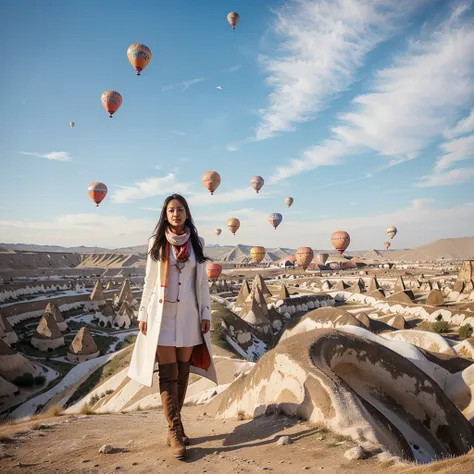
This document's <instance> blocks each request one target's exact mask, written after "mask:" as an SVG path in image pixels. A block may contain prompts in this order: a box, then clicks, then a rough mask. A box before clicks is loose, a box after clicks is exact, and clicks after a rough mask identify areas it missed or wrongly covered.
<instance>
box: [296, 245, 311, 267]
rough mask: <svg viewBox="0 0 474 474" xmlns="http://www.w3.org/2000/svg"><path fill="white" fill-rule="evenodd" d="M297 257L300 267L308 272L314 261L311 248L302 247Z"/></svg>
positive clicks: (297, 252)
mask: <svg viewBox="0 0 474 474" xmlns="http://www.w3.org/2000/svg"><path fill="white" fill-rule="evenodd" d="M295 257H296V260H295V262H296V263H297V264H298V266H299V267H301V268H302V269H303V270H306V269H307V268H308V266H309V264H310V263H311V262H312V260H313V257H314V252H313V250H312V249H311V248H310V247H301V248H299V249H298V250H297V251H296V253H295Z"/></svg>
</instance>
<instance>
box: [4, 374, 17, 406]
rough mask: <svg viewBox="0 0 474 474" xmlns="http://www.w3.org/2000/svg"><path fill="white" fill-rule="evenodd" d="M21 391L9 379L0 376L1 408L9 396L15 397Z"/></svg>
mask: <svg viewBox="0 0 474 474" xmlns="http://www.w3.org/2000/svg"><path fill="white" fill-rule="evenodd" d="M19 393H20V389H19V388H18V387H17V386H16V385H13V384H12V383H11V382H9V381H8V380H5V379H4V378H3V377H1V376H0V410H1V409H2V406H3V405H4V404H5V402H6V401H7V399H8V398H10V397H15V396H17V395H18V394H19Z"/></svg>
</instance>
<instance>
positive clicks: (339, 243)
mask: <svg viewBox="0 0 474 474" xmlns="http://www.w3.org/2000/svg"><path fill="white" fill-rule="evenodd" d="M331 243H332V245H333V247H334V248H335V249H336V250H337V251H338V252H339V253H340V254H341V255H342V254H343V253H344V250H346V249H347V247H349V244H350V243H351V237H350V235H349V234H348V233H347V232H346V231H344V230H338V231H337V232H334V233H333V234H332V236H331Z"/></svg>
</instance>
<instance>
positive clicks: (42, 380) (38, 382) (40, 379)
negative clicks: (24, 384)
mask: <svg viewBox="0 0 474 474" xmlns="http://www.w3.org/2000/svg"><path fill="white" fill-rule="evenodd" d="M45 382H46V377H45V376H44V375H37V376H36V377H35V385H43V384H44V383H45Z"/></svg>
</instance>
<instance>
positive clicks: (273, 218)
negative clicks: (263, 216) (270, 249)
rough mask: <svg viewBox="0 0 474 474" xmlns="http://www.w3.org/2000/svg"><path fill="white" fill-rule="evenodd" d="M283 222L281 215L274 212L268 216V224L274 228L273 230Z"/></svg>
mask: <svg viewBox="0 0 474 474" xmlns="http://www.w3.org/2000/svg"><path fill="white" fill-rule="evenodd" d="M282 220H283V216H282V215H281V214H279V213H278V212H273V213H272V214H270V215H269V216H268V222H270V224H271V225H272V226H273V228H274V229H275V230H276V228H277V227H278V226H279V225H280V224H281V221H282Z"/></svg>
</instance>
